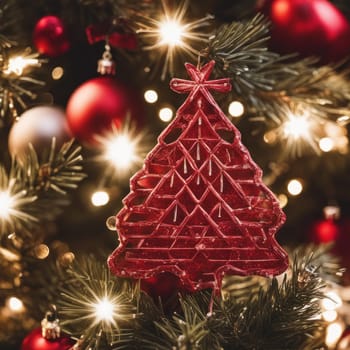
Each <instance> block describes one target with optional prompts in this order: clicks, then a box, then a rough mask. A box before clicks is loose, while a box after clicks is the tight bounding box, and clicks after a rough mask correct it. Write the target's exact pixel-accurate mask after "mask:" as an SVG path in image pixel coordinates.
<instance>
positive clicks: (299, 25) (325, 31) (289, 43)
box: [261, 0, 350, 63]
mask: <svg viewBox="0 0 350 350" xmlns="http://www.w3.org/2000/svg"><path fill="white" fill-rule="evenodd" d="M261 10H262V11H263V12H264V13H265V14H266V15H267V16H268V17H269V18H270V20H271V21H272V29H271V46H272V49H274V50H276V51H278V52H281V53H293V52H297V53H299V54H301V55H302V56H317V57H320V58H321V60H322V62H323V63H326V62H331V61H338V60H340V59H342V58H344V57H346V56H347V55H349V54H350V24H349V22H348V20H347V19H346V17H345V16H344V15H343V14H342V13H341V12H340V11H339V10H338V9H337V8H336V7H335V6H334V5H333V4H332V3H331V2H330V1H327V0H270V1H265V4H264V6H263V7H262V9H261Z"/></svg>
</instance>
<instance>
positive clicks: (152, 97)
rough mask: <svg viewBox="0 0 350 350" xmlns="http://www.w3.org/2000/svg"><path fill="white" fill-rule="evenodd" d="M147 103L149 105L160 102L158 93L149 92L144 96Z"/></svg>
mask: <svg viewBox="0 0 350 350" xmlns="http://www.w3.org/2000/svg"><path fill="white" fill-rule="evenodd" d="M144 97H145V101H146V102H148V103H155V102H157V101H158V94H157V91H154V90H147V91H146V92H145V94H144Z"/></svg>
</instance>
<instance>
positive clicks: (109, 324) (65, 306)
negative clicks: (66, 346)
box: [58, 256, 139, 349]
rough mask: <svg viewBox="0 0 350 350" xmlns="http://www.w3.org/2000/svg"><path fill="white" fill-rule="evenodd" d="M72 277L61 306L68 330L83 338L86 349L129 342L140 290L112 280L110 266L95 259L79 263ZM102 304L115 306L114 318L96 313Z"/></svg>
mask: <svg viewBox="0 0 350 350" xmlns="http://www.w3.org/2000/svg"><path fill="white" fill-rule="evenodd" d="M68 277H69V283H67V284H66V285H65V286H64V288H62V290H61V300H60V301H59V304H58V305H59V311H60V314H61V315H62V316H64V317H65V319H64V321H63V322H62V326H64V327H65V330H66V331H67V332H69V333H70V334H73V335H76V336H78V337H79V336H82V343H83V348H84V346H86V347H87V348H90V349H104V348H105V347H107V346H108V345H109V344H111V343H114V342H115V341H116V340H117V339H120V340H121V343H122V342H123V341H125V340H124V338H128V337H129V336H130V323H131V322H132V321H133V320H134V318H135V311H136V308H135V304H136V297H137V295H138V294H139V291H138V290H137V287H135V286H134V285H133V284H132V283H130V282H128V281H126V280H123V279H118V278H115V277H114V276H112V275H111V273H110V271H109V270H108V268H107V266H106V264H105V263H104V262H103V263H102V262H100V261H97V260H96V259H95V258H93V257H92V256H87V257H84V258H82V259H80V260H79V261H76V262H75V263H74V264H73V266H72V268H71V269H70V270H69V271H68ZM101 301H102V302H109V303H111V304H110V305H111V307H112V309H111V314H110V315H109V317H107V318H106V319H104V318H103V317H102V316H101V315H99V314H98V312H96V305H98V304H99V303H100V302H101Z"/></svg>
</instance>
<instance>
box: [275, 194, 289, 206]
mask: <svg viewBox="0 0 350 350" xmlns="http://www.w3.org/2000/svg"><path fill="white" fill-rule="evenodd" d="M277 198H278V201H279V202H280V206H281V208H284V207H285V206H286V205H287V204H288V197H287V196H286V195H285V194H283V193H281V194H279V195H278V197H277Z"/></svg>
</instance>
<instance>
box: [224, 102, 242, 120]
mask: <svg viewBox="0 0 350 350" xmlns="http://www.w3.org/2000/svg"><path fill="white" fill-rule="evenodd" d="M228 112H229V113H230V115H231V116H232V117H235V118H238V117H240V116H241V115H242V114H243V113H244V106H243V104H242V103H241V102H239V101H233V102H231V103H230V104H229V106H228Z"/></svg>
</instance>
